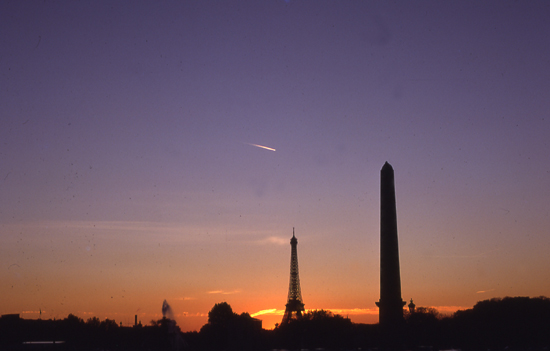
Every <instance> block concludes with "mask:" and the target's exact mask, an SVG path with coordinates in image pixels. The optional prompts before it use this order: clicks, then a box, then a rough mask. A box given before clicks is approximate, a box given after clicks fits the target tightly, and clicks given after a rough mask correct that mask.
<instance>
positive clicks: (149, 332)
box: [0, 297, 550, 351]
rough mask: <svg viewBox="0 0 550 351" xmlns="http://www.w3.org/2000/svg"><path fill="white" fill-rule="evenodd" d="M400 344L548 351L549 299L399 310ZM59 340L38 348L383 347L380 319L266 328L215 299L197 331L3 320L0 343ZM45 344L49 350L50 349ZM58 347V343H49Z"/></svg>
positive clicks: (308, 318) (310, 315)
mask: <svg viewBox="0 0 550 351" xmlns="http://www.w3.org/2000/svg"><path fill="white" fill-rule="evenodd" d="M400 335H401V337H402V339H400V340H399V344H400V348H401V349H403V350H415V349H430V348H432V349H434V350H441V349H459V348H460V349H462V350H488V349H491V350H527V349H530V350H547V349H548V347H549V346H550V299H548V298H547V297H536V298H529V297H505V298H495V299H491V300H484V301H480V302H478V303H477V304H476V305H475V306H474V307H473V308H471V309H468V310H461V311H457V312H455V313H454V314H452V315H443V314H441V313H439V312H438V311H437V310H436V309H434V308H429V307H418V308H416V310H415V311H414V312H412V313H410V312H408V311H404V321H403V328H402V332H401V333H400ZM29 340H63V341H65V343H64V344H61V345H59V344H58V345H49V346H44V345H42V348H41V350H49V349H55V350H84V351H87V350H90V351H92V350H111V351H118V350H120V351H125V350H137V351H139V350H150V351H156V350H189V351H195V350H196V351H203V350H204V351H218V350H227V351H232V350H242V351H248V350H250V351H256V350H258V351H261V350H273V349H286V350H300V349H310V350H315V349H325V350H359V349H362V350H365V349H373V348H378V347H380V341H381V339H380V330H379V326H378V324H358V323H352V322H351V320H349V319H348V318H345V317H343V316H341V315H338V314H333V313H332V312H330V311H326V310H314V311H308V312H306V313H304V314H303V316H302V318H300V319H296V320H291V321H290V322H289V323H287V324H283V325H277V326H276V327H275V329H273V330H264V329H262V327H261V321H259V320H257V319H254V318H252V317H251V316H250V315H249V314H248V313H242V314H237V313H235V312H233V310H232V308H231V306H230V305H229V304H228V303H227V302H221V303H218V304H215V305H214V307H212V309H211V310H210V312H209V313H208V322H207V323H206V324H205V325H204V326H203V327H202V328H201V329H200V331H198V332H196V331H195V332H186V333H183V332H181V330H180V328H179V327H178V326H177V325H176V323H175V321H173V320H170V319H166V318H163V319H160V320H157V321H151V323H150V324H149V325H146V326H135V327H132V328H130V327H120V326H118V325H117V323H116V322H115V321H113V320H109V319H106V320H104V321H100V320H99V319H98V318H95V317H94V318H90V319H88V320H87V321H86V322H85V321H83V320H82V319H80V318H78V317H76V316H74V315H72V314H71V315H69V316H68V317H67V318H66V319H63V320H58V321H52V320H48V321H40V320H23V319H13V318H11V319H10V318H4V317H3V318H0V349H2V350H24V349H30V347H27V348H25V347H24V346H22V342H23V341H29ZM48 347H50V348H48ZM54 347H55V348H54Z"/></svg>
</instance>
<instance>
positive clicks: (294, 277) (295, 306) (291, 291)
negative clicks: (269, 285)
mask: <svg viewBox="0 0 550 351" xmlns="http://www.w3.org/2000/svg"><path fill="white" fill-rule="evenodd" d="M290 246H291V248H292V250H291V255H290V283H289V285H288V302H287V303H286V310H285V315H284V316H283V321H282V322H281V324H286V323H288V322H289V321H290V320H291V319H292V318H300V317H302V312H303V311H304V302H303V300H302V291H301V290H300V277H299V276H298V250H297V249H296V246H298V239H296V237H295V236H294V228H292V239H290Z"/></svg>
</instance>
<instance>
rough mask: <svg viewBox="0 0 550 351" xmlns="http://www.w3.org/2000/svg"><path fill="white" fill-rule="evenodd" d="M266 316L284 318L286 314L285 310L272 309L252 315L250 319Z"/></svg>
mask: <svg viewBox="0 0 550 351" xmlns="http://www.w3.org/2000/svg"><path fill="white" fill-rule="evenodd" d="M264 314H269V315H275V316H282V315H283V314H285V310H278V309H276V308H270V309H267V310H261V311H258V312H255V313H252V314H251V315H250V317H256V316H261V315H264Z"/></svg>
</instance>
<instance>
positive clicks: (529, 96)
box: [0, 0, 550, 329]
mask: <svg viewBox="0 0 550 351" xmlns="http://www.w3.org/2000/svg"><path fill="white" fill-rule="evenodd" d="M0 89H1V90H0V91H1V93H0V280H1V281H2V282H6V284H2V286H0V295H1V296H3V298H2V301H0V313H21V311H26V310H28V311H36V310H38V309H39V308H42V309H43V310H45V311H47V312H48V313H49V315H46V316H47V317H52V318H53V317H55V316H58V317H64V316H66V315H67V314H68V313H71V312H73V313H76V312H77V311H79V312H81V314H80V315H81V316H84V315H85V314H84V313H95V314H97V315H99V314H100V311H104V312H101V313H104V315H108V313H119V314H120V315H121V316H122V315H124V316H126V315H128V316H133V314H134V313H135V311H136V310H138V309H139V310H141V311H142V313H148V314H147V315H144V317H143V318H144V319H146V318H148V320H150V319H152V318H153V317H151V316H152V315H153V313H157V312H160V307H161V305H162V301H163V300H164V299H167V300H168V302H170V303H171V304H172V307H173V309H174V313H175V314H176V316H178V314H179V315H180V320H179V321H178V322H179V324H181V325H183V326H184V327H183V328H184V329H185V326H186V325H187V326H188V327H189V328H194V325H193V327H191V322H187V321H186V319H185V318H183V314H184V313H188V314H189V315H191V314H193V313H195V314H200V313H207V312H208V310H209V309H210V308H211V307H212V306H213V305H214V303H216V302H220V301H221V300H226V301H228V302H229V303H230V304H231V305H232V306H233V308H234V310H236V311H237V312H239V313H240V312H244V311H246V312H250V313H254V312H257V311H259V310H261V309H284V304H285V303H286V300H285V299H286V292H287V289H288V274H289V259H290V245H289V239H290V237H291V236H292V227H296V237H297V238H298V240H299V246H298V252H299V254H298V255H299V263H300V276H301V280H302V293H303V297H304V302H305V304H306V308H334V309H337V308H342V309H354V308H357V309H365V310H366V309H375V306H374V301H377V300H378V298H379V296H378V259H379V255H378V249H379V248H378V243H379V240H378V236H379V209H378V206H379V174H380V169H381V167H382V165H383V164H384V162H385V161H388V162H389V163H391V164H392V166H393V167H394V169H395V172H396V173H395V176H396V192H397V206H398V223H399V235H400V251H401V263H402V267H401V270H402V286H403V298H404V299H409V298H411V297H413V298H414V299H415V302H417V305H421V306H428V305H430V306H466V307H471V306H472V305H473V304H474V303H475V302H476V301H478V300H482V299H486V298H491V297H495V296H497V297H498V296H500V297H502V296H508V295H509V296H515V295H529V296H539V295H549V294H550V273H549V271H548V269H547V267H549V266H550V258H549V256H548V254H547V251H548V247H549V245H550V235H548V234H549V233H548V229H549V228H550V216H549V211H550V158H549V154H550V145H549V139H550V138H549V137H550V116H549V111H550V3H549V2H547V1H530V2H512V1H484V2H482V3H480V2H479V1H455V2H443V3H442V2H438V1H414V2H411V1H399V2H374V1H332V2H328V1H295V0H290V1H159V2H157V1H149V2H143V1H140V2H137V1H132V2H130V1H89V2H84V1H80V2H74V1H48V0H45V1H2V2H1V3H0ZM250 144H259V145H264V146H267V147H270V148H274V149H276V151H275V152H273V151H270V150H266V149H261V148H257V147H254V146H252V145H250ZM106 272H108V273H106ZM53 282H55V283H53ZM84 282H85V283H84ZM86 284H89V287H90V289H87V290H85V291H80V290H78V289H79V288H77V286H78V287H82V286H88V285H86ZM91 287H93V288H91ZM152 287H154V288H152ZM155 289H156V290H155ZM122 290H125V291H127V292H126V294H125V295H124V296H125V297H124V299H126V300H124V301H126V302H117V303H115V304H112V305H110V303H111V301H110V299H108V297H110V296H113V295H114V296H115V297H116V296H118V298H119V299H122V298H121V297H120V296H122V295H123V294H122V293H121V291H122ZM130 290H132V291H134V292H135V296H134V297H132V293H130V292H129V291H130ZM218 291H223V292H224V293H226V294H224V295H223V296H220V295H217V294H216V293H215V292H218ZM482 291H485V293H481V292H482ZM208 292H210V294H209V293H208ZM213 292H214V293H213ZM230 293H231V294H230ZM117 294H118V295H117ZM88 295H89V296H88ZM107 295H108V296H107ZM83 296H85V297H84V298H83ZM128 300H130V301H129V302H127V301H128ZM144 301H147V302H144ZM148 303H150V304H151V306H152V307H150V311H149V310H147V308H146V307H144V306H146V305H147V304H148ZM263 305H265V307H264V308H260V306H263ZM115 310H116V311H115ZM145 311H147V312H145ZM109 316H110V318H112V315H109ZM29 317H31V318H34V317H36V316H34V315H29ZM121 318H122V317H121ZM124 318H126V317H124ZM128 318H129V317H128ZM277 318H279V317H277ZM131 320H132V321H133V318H132V319H131ZM205 320H206V319H205V318H203V319H202V320H201V322H204V321H205ZM352 320H353V318H352ZM186 323H188V324H186ZM264 326H266V327H267V326H268V325H266V323H264Z"/></svg>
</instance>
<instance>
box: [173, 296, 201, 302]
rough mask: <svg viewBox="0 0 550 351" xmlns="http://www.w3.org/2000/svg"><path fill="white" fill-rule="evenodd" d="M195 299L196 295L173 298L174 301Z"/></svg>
mask: <svg viewBox="0 0 550 351" xmlns="http://www.w3.org/2000/svg"><path fill="white" fill-rule="evenodd" d="M196 299H197V298H196V297H187V296H183V297H176V298H174V300H176V301H191V300H196Z"/></svg>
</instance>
